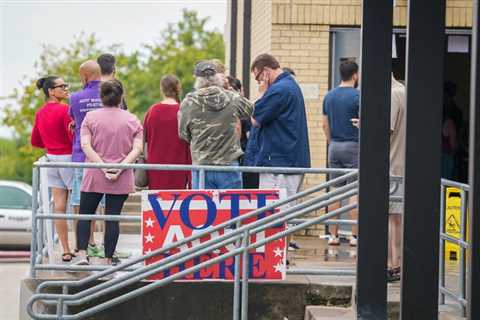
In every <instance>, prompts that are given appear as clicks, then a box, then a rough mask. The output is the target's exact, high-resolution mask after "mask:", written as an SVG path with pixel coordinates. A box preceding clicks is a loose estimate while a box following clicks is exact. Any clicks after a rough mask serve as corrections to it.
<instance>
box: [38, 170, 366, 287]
mask: <svg viewBox="0 0 480 320" xmlns="http://www.w3.org/2000/svg"><path fill="white" fill-rule="evenodd" d="M356 176H357V172H350V173H348V174H346V175H344V176H341V177H338V178H336V179H332V180H329V181H327V182H324V183H322V184H320V185H318V186H315V187H312V188H310V189H307V190H304V191H302V192H299V193H297V194H295V195H293V196H291V197H289V198H287V199H283V200H279V201H276V202H275V203H273V204H271V205H269V206H266V207H263V208H260V209H257V210H254V211H251V212H249V213H246V214H244V215H241V216H238V217H236V218H234V219H231V220H228V221H225V222H223V223H221V224H219V225H216V226H213V227H212V228H209V229H207V230H205V231H203V232H201V233H196V234H194V235H192V236H190V237H187V238H184V239H182V240H180V241H178V242H175V243H172V244H170V245H168V246H165V247H163V248H160V249H158V250H156V251H152V252H151V253H149V254H147V255H144V256H142V257H139V258H137V259H134V260H130V261H128V262H125V263H122V264H120V265H119V266H116V267H115V268H112V269H111V272H110V273H114V272H116V271H120V270H121V266H123V265H125V266H126V267H128V266H131V265H134V264H137V263H139V262H143V261H144V260H147V259H149V258H152V257H154V256H155V255H156V254H161V253H163V252H166V251H168V250H171V249H173V248H176V247H178V246H180V245H183V244H187V243H190V242H191V241H194V240H196V239H200V238H201V237H204V236H206V235H208V234H210V233H212V232H215V231H219V230H222V229H224V228H225V227H228V226H230V225H232V224H236V223H239V222H242V221H243V220H246V219H249V218H252V217H256V216H258V215H259V214H261V213H264V212H266V211H270V210H272V209H275V208H277V207H280V206H283V205H285V204H287V203H289V202H291V201H295V200H298V199H300V198H303V197H305V196H308V195H310V194H313V193H316V192H319V191H322V190H323V189H326V188H328V187H330V186H332V185H335V184H337V183H339V182H342V181H345V180H347V179H353V178H355V177H356ZM349 188H351V187H348V188H344V187H342V188H338V189H337V190H335V191H332V192H330V193H328V194H325V195H322V198H328V197H332V196H334V195H336V194H339V193H341V192H344V191H347V190H348V189H349ZM311 203H312V200H309V201H306V202H304V203H301V204H298V205H296V206H295V207H293V208H294V209H298V208H302V207H303V206H307V205H310V204H311ZM52 216H54V215H42V216H37V217H36V219H51V218H52ZM55 216H58V215H55ZM60 216H61V217H60V218H62V219H71V220H80V219H82V218H81V216H80V215H71V216H67V215H60ZM89 216H90V218H89V219H88V220H90V219H102V220H110V217H111V216H95V215H89ZM112 218H113V219H115V220H122V219H121V218H127V217H121V216H120V217H119V216H114V217H112ZM128 218H130V217H128ZM157 251H158V252H157ZM64 269H65V270H68V266H65V268H64ZM58 270H59V269H58ZM110 273H106V272H105V273H103V272H102V273H100V274H98V275H96V276H97V278H96V279H98V278H100V277H104V276H108V275H109V274H110ZM94 276H95V275H94ZM85 279H87V278H85ZM40 288H42V286H40Z"/></svg>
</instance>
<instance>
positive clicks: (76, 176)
mask: <svg viewBox="0 0 480 320" xmlns="http://www.w3.org/2000/svg"><path fill="white" fill-rule="evenodd" d="M82 180H83V169H82V168H75V169H74V173H73V181H72V194H71V196H70V203H71V205H72V206H79V205H80V189H81V188H82ZM100 205H101V206H102V207H104V208H105V196H103V197H102V200H101V201H100Z"/></svg>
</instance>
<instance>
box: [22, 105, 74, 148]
mask: <svg viewBox="0 0 480 320" xmlns="http://www.w3.org/2000/svg"><path fill="white" fill-rule="evenodd" d="M71 121H72V119H71V118H70V116H69V115H68V105H66V104H62V103H57V102H47V103H46V104H44V105H43V106H42V107H41V108H40V109H39V110H38V111H37V113H36V114H35V123H34V124H33V129H32V136H31V139H30V141H31V143H32V146H34V147H37V148H43V149H46V151H47V153H48V154H55V155H64V154H72V133H71V132H70V130H69V128H68V126H69V124H70V122H71Z"/></svg>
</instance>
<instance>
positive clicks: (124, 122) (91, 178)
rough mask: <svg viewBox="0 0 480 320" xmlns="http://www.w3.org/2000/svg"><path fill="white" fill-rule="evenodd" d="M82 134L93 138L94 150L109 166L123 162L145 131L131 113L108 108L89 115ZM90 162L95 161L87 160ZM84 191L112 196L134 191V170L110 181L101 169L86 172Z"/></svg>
mask: <svg viewBox="0 0 480 320" xmlns="http://www.w3.org/2000/svg"><path fill="white" fill-rule="evenodd" d="M80 135H81V136H85V135H90V136H91V137H92V138H91V143H92V148H93V150H95V151H96V152H97V153H98V155H99V156H100V158H102V159H103V161H104V162H105V163H119V162H121V161H122V160H123V159H124V158H125V157H126V156H127V155H128V154H129V153H130V151H131V150H132V147H133V140H134V138H140V139H143V128H142V125H141V124H140V121H139V120H138V118H137V117H136V116H134V115H133V114H131V113H130V112H128V111H125V110H122V109H119V108H106V107H104V108H101V109H98V110H94V111H90V112H89V113H87V115H86V117H85V120H84V121H83V123H82V128H81V131H80ZM86 162H92V161H91V160H90V159H88V158H87V159H86ZM81 191H83V192H98V193H109V194H127V193H131V192H134V191H135V184H134V177H133V170H132V169H128V170H123V172H122V173H121V174H120V176H119V177H118V179H117V180H116V181H110V180H108V179H107V178H105V174H104V173H103V171H102V170H101V169H85V171H84V174H83V182H82V187H81Z"/></svg>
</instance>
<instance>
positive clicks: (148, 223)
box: [145, 217, 155, 228]
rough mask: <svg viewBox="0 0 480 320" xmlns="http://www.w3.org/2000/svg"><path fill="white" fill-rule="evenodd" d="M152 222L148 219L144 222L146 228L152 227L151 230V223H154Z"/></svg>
mask: <svg viewBox="0 0 480 320" xmlns="http://www.w3.org/2000/svg"><path fill="white" fill-rule="evenodd" d="M154 222H155V221H153V220H152V219H151V218H150V217H149V218H148V219H147V220H145V224H146V227H147V228H148V227H152V228H153V223H154Z"/></svg>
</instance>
